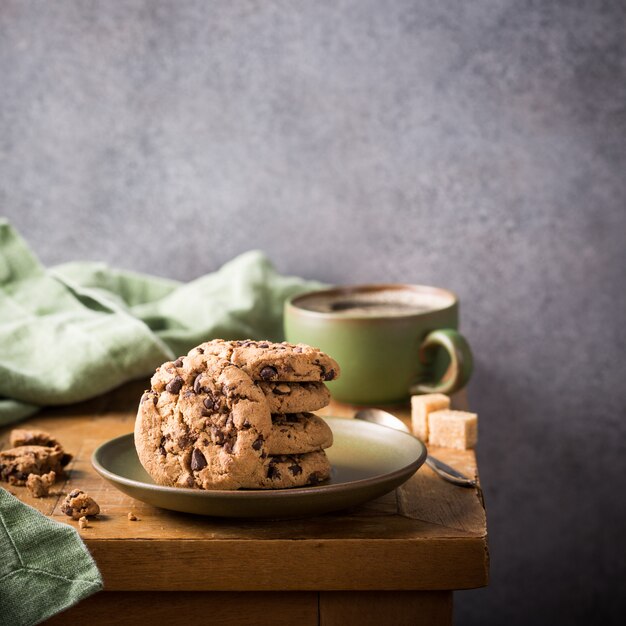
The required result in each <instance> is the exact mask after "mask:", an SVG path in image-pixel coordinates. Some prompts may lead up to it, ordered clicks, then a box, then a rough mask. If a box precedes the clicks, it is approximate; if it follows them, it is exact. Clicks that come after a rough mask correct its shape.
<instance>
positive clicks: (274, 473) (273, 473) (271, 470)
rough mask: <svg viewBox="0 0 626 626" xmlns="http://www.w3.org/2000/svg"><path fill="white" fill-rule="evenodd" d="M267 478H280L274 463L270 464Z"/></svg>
mask: <svg viewBox="0 0 626 626" xmlns="http://www.w3.org/2000/svg"><path fill="white" fill-rule="evenodd" d="M267 477H268V478H276V479H279V478H280V472H279V471H278V468H277V467H276V465H274V464H273V463H270V466H269V467H268V468H267Z"/></svg>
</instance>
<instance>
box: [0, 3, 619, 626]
mask: <svg viewBox="0 0 626 626" xmlns="http://www.w3.org/2000/svg"><path fill="white" fill-rule="evenodd" d="M625 18H626V10H625V7H624V3H608V2H607V3H601V2H588V3H583V2H564V1H563V2H527V1H513V0H481V1H479V2H461V1H458V2H453V1H451V0H446V1H439V2H429V1H427V0H423V1H409V0H398V1H390V2H383V1H374V0H371V1H348V0H346V1H338V2H286V1H285V2H280V1H265V2H247V1H235V2H228V3H226V2H224V3H218V2H202V1H200V0H198V1H178V2H175V1H173V0H172V1H169V2H163V1H161V2H147V1H145V2H141V1H117V2H107V3H105V2H100V3H98V2H87V1H85V2H78V1H76V2H73V1H57V2H45V1H41V2H30V1H23V2H20V1H15V0H10V1H6V0H2V1H1V2H0V212H1V213H2V214H4V215H6V216H8V217H9V218H10V219H11V220H12V221H13V223H14V224H15V225H16V226H17V227H18V228H19V229H20V230H21V231H22V233H23V234H24V235H25V236H26V237H27V239H28V240H29V241H30V243H31V244H32V246H33V247H34V248H35V250H36V251H37V252H38V254H39V255H40V256H41V258H42V259H43V261H44V262H46V263H47V264H54V263H59V262H62V261H67V260H73V259H97V260H105V261H108V262H110V263H112V264H115V265H117V266H121V267H126V268H132V269H136V270H140V271H145V272H152V273H155V274H160V275H164V276H170V277H175V278H179V279H191V278H194V277H196V276H199V275H201V274H203V273H205V272H208V271H211V270H214V269H216V268H217V267H218V266H219V265H220V264H222V263H223V262H224V261H226V260H228V259H230V258H232V257H233V256H234V255H236V254H237V253H239V252H242V251H245V250H248V249H250V248H261V249H263V250H265V251H267V252H268V253H269V255H270V256H271V257H272V258H273V259H274V261H275V263H276V264H277V266H278V267H279V269H280V270H282V271H284V272H288V273H295V274H301V275H304V276H308V277H315V278H320V279H323V280H326V281H332V282H358V281H380V280H385V281H387V280H388V281H411V282H421V283H427V284H437V285H442V286H446V287H449V288H451V289H453V290H456V291H457V292H458V293H459V294H460V296H461V299H462V317H463V328H464V330H465V332H466V334H467V336H468V337H469V340H470V342H471V343H472V345H473V347H474V350H475V354H476V361H477V369H476V375H475V377H474V379H473V382H472V385H471V391H470V393H471V401H472V404H473V406H474V407H475V408H476V409H477V410H478V411H479V413H480V419H481V433H480V445H479V449H478V455H479V460H480V466H481V471H482V476H483V480H484V484H485V491H486V502H487V506H488V513H489V530H490V544H491V556H492V582H491V585H490V587H489V588H487V589H485V590H481V591H472V592H463V593H460V594H458V598H457V615H456V621H457V623H458V624H525V623H527V622H530V623H533V624H557V623H562V624H565V623H567V624H574V623H587V622H591V621H592V620H593V622H594V623H604V624H607V623H612V622H615V623H617V619H618V615H619V614H620V612H621V614H622V615H623V612H624V609H625V608H626V607H625V606H624V599H623V597H622V598H620V597H619V596H618V595H617V591H618V589H619V588H620V586H621V589H622V591H623V583H624V580H625V578H626V566H625V556H624V555H625V550H624V528H625V527H626V511H625V507H626V504H625V500H624V487H623V481H622V479H621V477H623V475H624V470H625V469H626V467H625V462H624V456H625V454H624V453H625V445H624V442H625V438H624V436H625V434H626V419H625V415H624V413H625V411H624V406H625V403H626V393H625V387H626V384H625V383H626V380H625V378H626V377H625V373H626V370H625V368H624V365H623V361H624V356H625V349H626V332H625V329H624V325H625V324H626V281H625V269H626V207H625V200H626V176H625V168H626V37H625V29H624V26H625V23H626V22H625ZM620 472H621V476H620ZM618 476H619V477H620V480H619V482H618V481H617V480H616V478H617V477H618Z"/></svg>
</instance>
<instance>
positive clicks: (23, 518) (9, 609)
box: [0, 488, 115, 626]
mask: <svg viewBox="0 0 626 626" xmlns="http://www.w3.org/2000/svg"><path fill="white" fill-rule="evenodd" d="M101 589H102V578H101V577H100V572H99V571H98V568H97V567H96V564H95V562H94V560H93V559H92V558H91V555H90V554H89V552H88V550H87V548H86V547H85V545H84V544H83V542H82V541H81V538H80V536H79V534H78V533H77V532H76V530H74V529H73V528H72V527H71V526H67V525H66V524H60V523H59V522H55V521H54V520H51V519H49V518H47V517H45V516H43V515H41V513H39V511H36V510H35V509H33V508H31V507H29V506H27V505H26V504H23V503H22V502H20V501H19V500H18V499H17V498H15V497H13V496H12V495H11V494H10V493H9V492H8V491H6V490H5V489H2V488H0V624H10V625H11V626H26V625H29V624H37V623H38V622H41V621H43V620H44V619H47V618H48V617H51V616H52V615H54V614H55V613H58V612H59V611H62V610H64V609H67V608H68V607H70V606H72V605H73V604H75V603H76V602H78V601H79V600H82V599H83V598H86V597H87V596H90V595H91V594H92V593H95V592H96V591H100V590H101ZM113 622H115V620H113Z"/></svg>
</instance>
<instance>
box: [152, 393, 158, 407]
mask: <svg viewBox="0 0 626 626" xmlns="http://www.w3.org/2000/svg"><path fill="white" fill-rule="evenodd" d="M152 403H153V404H154V406H156V405H157V404H158V403H159V396H157V395H155V396H154V398H152Z"/></svg>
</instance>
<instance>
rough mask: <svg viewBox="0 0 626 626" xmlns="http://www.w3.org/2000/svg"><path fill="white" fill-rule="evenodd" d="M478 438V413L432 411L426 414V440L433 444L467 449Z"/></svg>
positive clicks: (474, 443) (473, 444) (472, 445)
mask: <svg viewBox="0 0 626 626" xmlns="http://www.w3.org/2000/svg"><path fill="white" fill-rule="evenodd" d="M477 440H478V415H476V413H468V412H467V411H451V410H443V411H433V412H432V413H431V414H430V415H429V416H428V441H429V443H430V444H432V445H433V446H443V447H444V448H456V449H457V450H467V449H468V448H473V447H474V446H475V445H476V441H477Z"/></svg>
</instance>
